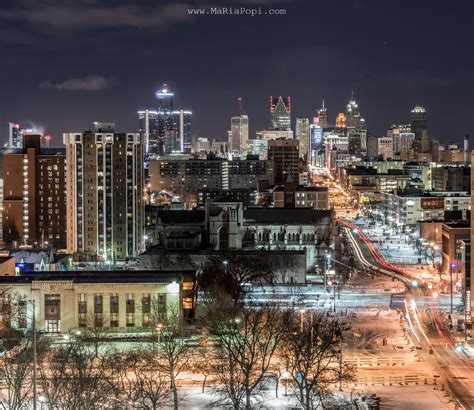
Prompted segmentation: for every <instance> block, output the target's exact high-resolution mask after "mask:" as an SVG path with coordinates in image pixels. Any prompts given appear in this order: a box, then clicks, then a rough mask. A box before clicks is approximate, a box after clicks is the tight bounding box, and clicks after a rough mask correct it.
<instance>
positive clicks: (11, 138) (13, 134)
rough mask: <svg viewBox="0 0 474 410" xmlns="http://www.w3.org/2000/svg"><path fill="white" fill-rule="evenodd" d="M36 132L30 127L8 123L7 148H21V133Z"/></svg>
mask: <svg viewBox="0 0 474 410" xmlns="http://www.w3.org/2000/svg"><path fill="white" fill-rule="evenodd" d="M36 133H37V132H36V131H35V130H33V129H31V128H25V127H22V126H21V125H20V124H16V123H14V122H9V123H8V148H22V147H23V135H26V134H36Z"/></svg>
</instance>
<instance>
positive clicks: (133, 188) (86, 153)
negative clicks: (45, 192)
mask: <svg viewBox="0 0 474 410" xmlns="http://www.w3.org/2000/svg"><path fill="white" fill-rule="evenodd" d="M64 144H65V145H66V152H67V194H68V201H67V203H68V216H67V224H68V229H67V233H68V237H67V245H68V251H69V252H70V253H74V254H76V255H77V258H78V259H81V260H89V261H95V260H98V261H100V260H101V261H110V262H111V263H112V262H114V261H115V260H125V259H126V258H129V257H134V256H137V255H138V254H139V253H140V252H141V251H143V235H144V202H143V150H144V149H143V143H142V140H141V136H140V134H136V133H116V132H115V131H114V129H113V124H99V123H97V124H96V129H95V131H86V132H83V133H67V134H64Z"/></svg>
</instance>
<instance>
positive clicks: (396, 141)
mask: <svg viewBox="0 0 474 410" xmlns="http://www.w3.org/2000/svg"><path fill="white" fill-rule="evenodd" d="M407 132H411V126H410V124H399V125H396V124H393V125H392V126H391V127H390V128H389V129H388V130H387V137H392V138H393V152H394V154H400V149H401V146H400V144H401V134H402V133H407Z"/></svg>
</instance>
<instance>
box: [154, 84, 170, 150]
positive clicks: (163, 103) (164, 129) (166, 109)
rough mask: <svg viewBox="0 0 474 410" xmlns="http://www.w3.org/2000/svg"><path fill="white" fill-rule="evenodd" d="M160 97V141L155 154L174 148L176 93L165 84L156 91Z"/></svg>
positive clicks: (157, 96)
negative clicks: (174, 103) (174, 100)
mask: <svg viewBox="0 0 474 410" xmlns="http://www.w3.org/2000/svg"><path fill="white" fill-rule="evenodd" d="M155 95H156V98H157V99H158V143H157V152H151V153H153V154H159V155H163V154H164V153H166V152H171V151H172V150H173V147H172V146H173V139H174V138H173V115H172V112H173V97H174V94H173V93H172V92H171V91H170V90H169V89H168V86H167V84H163V87H162V88H161V90H158V91H157V92H156V94H155Z"/></svg>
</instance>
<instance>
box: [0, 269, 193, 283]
mask: <svg viewBox="0 0 474 410" xmlns="http://www.w3.org/2000/svg"><path fill="white" fill-rule="evenodd" d="M184 273H185V271H166V272H164V271H162V272H157V271H81V272H76V271H75V272H28V273H23V274H21V275H18V276H0V285H2V284H8V283H31V282H33V281H46V282H49V281H71V282H74V283H135V282H145V283H146V282H156V283H172V282H181V281H182V280H183V274H184Z"/></svg>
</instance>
